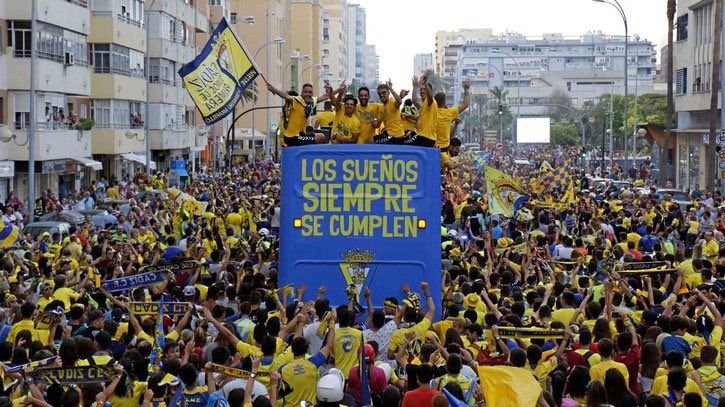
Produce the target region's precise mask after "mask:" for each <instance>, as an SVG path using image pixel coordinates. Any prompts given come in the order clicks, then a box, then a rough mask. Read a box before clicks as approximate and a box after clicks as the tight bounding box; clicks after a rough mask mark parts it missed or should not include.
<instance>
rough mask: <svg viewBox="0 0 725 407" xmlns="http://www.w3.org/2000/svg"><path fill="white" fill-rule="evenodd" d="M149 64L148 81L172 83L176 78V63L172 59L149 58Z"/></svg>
mask: <svg viewBox="0 0 725 407" xmlns="http://www.w3.org/2000/svg"><path fill="white" fill-rule="evenodd" d="M149 64H150V67H149V69H151V71H150V72H151V78H150V80H149V82H150V83H163V84H166V85H174V81H175V79H176V65H175V63H174V61H169V60H168V59H163V58H151V60H150V61H149Z"/></svg>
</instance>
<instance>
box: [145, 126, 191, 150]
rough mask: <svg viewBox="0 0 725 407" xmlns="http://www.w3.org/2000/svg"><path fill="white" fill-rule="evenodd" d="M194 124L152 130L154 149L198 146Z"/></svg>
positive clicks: (152, 145)
mask: <svg viewBox="0 0 725 407" xmlns="http://www.w3.org/2000/svg"><path fill="white" fill-rule="evenodd" d="M194 133H195V128H194V127H193V126H180V127H169V128H167V129H164V130H153V129H152V130H151V149H152V150H172V149H182V148H189V147H194V146H196V135H195V134H194Z"/></svg>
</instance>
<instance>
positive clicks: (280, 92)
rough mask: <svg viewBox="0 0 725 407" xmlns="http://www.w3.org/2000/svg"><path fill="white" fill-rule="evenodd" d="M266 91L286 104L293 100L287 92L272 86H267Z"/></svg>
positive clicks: (269, 84)
mask: <svg viewBox="0 0 725 407" xmlns="http://www.w3.org/2000/svg"><path fill="white" fill-rule="evenodd" d="M267 89H268V90H269V91H270V92H272V93H274V94H275V95H277V96H279V97H281V98H282V99H284V100H285V101H287V102H291V101H292V100H294V98H293V97H292V96H290V95H289V94H288V93H287V92H285V91H283V90H279V89H277V88H275V87H274V86H272V84H271V83H268V84H267Z"/></svg>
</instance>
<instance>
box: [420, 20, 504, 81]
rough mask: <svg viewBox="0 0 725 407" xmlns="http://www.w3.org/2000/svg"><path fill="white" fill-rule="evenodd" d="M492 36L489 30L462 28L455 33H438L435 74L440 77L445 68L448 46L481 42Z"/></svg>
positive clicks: (436, 37)
mask: <svg viewBox="0 0 725 407" xmlns="http://www.w3.org/2000/svg"><path fill="white" fill-rule="evenodd" d="M491 35H493V30H492V29H490V28H462V29H460V30H455V31H438V32H436V35H435V60H434V62H435V67H434V70H435V73H437V74H438V75H441V74H442V73H443V70H444V68H445V66H444V60H445V53H446V48H447V47H448V46H449V45H463V44H465V43H467V42H469V41H473V42H483V41H486V40H487V39H488V37H490V36H491Z"/></svg>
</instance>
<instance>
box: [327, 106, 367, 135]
mask: <svg viewBox="0 0 725 407" xmlns="http://www.w3.org/2000/svg"><path fill="white" fill-rule="evenodd" d="M332 132H333V133H337V139H338V143H351V142H353V141H355V139H356V138H357V141H358V142H359V141H360V139H359V137H361V132H362V126H361V123H360V119H358V117H357V115H356V114H353V115H351V116H348V115H346V114H345V109H340V110H339V111H338V112H337V113H335V121H334V123H333V124H332Z"/></svg>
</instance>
